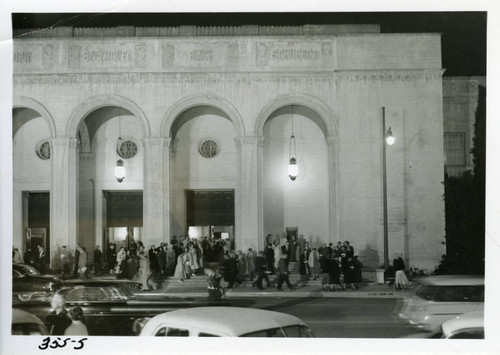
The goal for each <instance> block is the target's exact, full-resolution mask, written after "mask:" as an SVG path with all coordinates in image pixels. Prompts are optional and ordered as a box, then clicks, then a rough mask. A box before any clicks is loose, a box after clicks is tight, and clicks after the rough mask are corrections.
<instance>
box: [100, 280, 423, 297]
mask: <svg viewBox="0 0 500 355" xmlns="http://www.w3.org/2000/svg"><path fill="white" fill-rule="evenodd" d="M115 278H116V277H115V276H112V275H106V276H100V277H94V279H107V280H113V279H115ZM138 294H139V295H148V296H162V295H163V296H169V295H171V296H176V297H207V295H208V291H207V286H206V277H205V276H196V277H194V278H191V279H188V280H185V281H180V280H171V279H164V280H162V281H161V285H160V288H158V289H156V290H151V291H140V292H138ZM412 294H413V293H412V290H411V289H409V290H395V288H394V287H393V286H388V285H386V284H376V283H363V284H359V287H358V288H357V289H356V290H353V289H346V290H341V291H333V292H332V291H325V290H323V289H322V287H321V283H320V282H319V281H318V280H310V281H309V282H308V283H307V285H306V286H300V285H296V286H295V288H294V289H293V290H289V289H288V288H287V287H286V285H283V290H281V291H280V290H277V289H276V287H268V288H266V289H265V290H258V289H256V288H254V287H252V283H251V282H250V281H246V282H244V283H242V284H241V285H239V286H236V287H234V288H232V289H226V297H227V298H242V297H250V298H254V297H280V298H282V297H287V298H297V297H298V298H301V297H320V298H394V299H404V298H407V297H409V296H411V295H412Z"/></svg>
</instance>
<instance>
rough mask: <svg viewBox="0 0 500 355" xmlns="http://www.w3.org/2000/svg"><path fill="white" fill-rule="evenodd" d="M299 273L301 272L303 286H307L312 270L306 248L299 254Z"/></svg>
mask: <svg viewBox="0 0 500 355" xmlns="http://www.w3.org/2000/svg"><path fill="white" fill-rule="evenodd" d="M299 273H300V283H301V284H302V286H306V285H307V279H308V278H309V274H310V271H309V260H308V258H307V255H306V253H305V250H302V254H300V255H299Z"/></svg>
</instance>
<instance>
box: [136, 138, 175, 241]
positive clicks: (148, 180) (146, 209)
mask: <svg viewBox="0 0 500 355" xmlns="http://www.w3.org/2000/svg"><path fill="white" fill-rule="evenodd" d="M143 142H144V190H143V238H142V241H143V243H144V246H145V247H146V249H149V246H150V245H151V244H154V245H158V244H159V243H161V242H169V241H170V224H169V222H170V211H169V208H168V206H169V204H168V184H169V179H168V169H167V173H164V171H165V170H164V164H166V165H167V167H168V165H169V160H170V159H169V157H170V155H169V154H168V151H167V154H165V153H166V152H165V150H166V149H165V148H166V147H168V143H169V142H170V140H167V139H166V138H164V137H153V138H144V140H143ZM165 159H166V160H167V161H166V162H165ZM165 207H166V209H165Z"/></svg>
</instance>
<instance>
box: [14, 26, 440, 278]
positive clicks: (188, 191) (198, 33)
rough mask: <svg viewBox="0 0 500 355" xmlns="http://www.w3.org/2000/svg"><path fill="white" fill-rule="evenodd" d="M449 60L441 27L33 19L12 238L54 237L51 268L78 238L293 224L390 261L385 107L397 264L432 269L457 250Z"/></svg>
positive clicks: (21, 51) (17, 132)
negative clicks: (446, 241) (394, 30)
mask: <svg viewBox="0 0 500 355" xmlns="http://www.w3.org/2000/svg"><path fill="white" fill-rule="evenodd" d="M441 66H442V65H441V39H440V35H439V34H381V33H380V31H379V26H371V25H366V26H358V25H356V26H335V25H332V26H325V25H321V26H314V25H310V26H298V27H262V26H240V27H209V28H205V27H196V26H180V27H165V28H139V27H117V28H110V29H102V28H100V29H95V28H65V27H60V28H54V29H51V30H44V31H22V33H19V34H18V36H17V37H16V39H15V40H14V79H13V80H14V89H13V94H14V103H13V145H14V146H13V148H14V149H13V151H14V206H13V215H14V228H13V244H14V246H15V247H18V248H20V250H26V248H27V247H28V246H29V245H35V244H36V243H42V244H43V245H45V246H46V247H47V248H48V249H49V251H50V255H51V262H52V264H54V263H55V262H56V261H55V260H54V259H55V258H54V255H55V253H57V250H58V249H59V248H60V247H61V246H63V245H65V246H68V247H69V248H70V249H72V248H74V247H75V245H76V244H80V245H82V246H84V247H85V248H87V250H93V248H94V247H95V246H96V245H101V246H105V245H106V244H107V243H108V242H109V241H111V240H115V241H117V240H126V238H131V237H133V238H134V239H138V240H141V241H142V242H143V243H144V244H145V245H146V246H147V247H149V245H151V244H155V245H158V244H159V243H160V242H169V241H170V240H171V239H172V238H173V236H174V235H175V236H179V235H183V234H184V235H185V234H188V233H189V234H190V235H192V236H203V235H207V234H216V235H217V236H221V237H223V238H226V237H227V238H230V239H232V240H234V244H235V248H236V249H237V250H239V249H242V250H246V249H247V248H253V249H254V250H255V249H263V247H264V242H265V236H266V235H267V234H269V233H270V234H278V233H279V234H281V233H283V232H285V231H286V232H288V233H293V234H295V233H296V234H302V235H304V237H305V238H306V240H309V241H310V242H311V243H312V244H313V245H316V246H318V245H319V244H321V243H324V242H325V243H330V242H331V243H336V242H337V241H344V240H349V241H350V243H351V245H353V246H354V248H355V251H356V254H358V255H359V256H360V259H361V260H362V262H364V263H365V265H367V266H373V267H377V266H379V265H380V264H382V263H383V260H384V223H383V200H384V194H383V176H384V171H383V170H384V169H383V163H382V162H383V157H382V151H383V144H384V143H383V142H384V134H385V132H384V131H383V128H382V108H383V107H384V108H385V120H386V125H387V126H390V127H391V130H392V132H393V134H394V136H395V137H396V143H395V144H394V145H392V146H390V147H387V166H386V176H387V205H388V241H389V260H392V258H394V257H395V256H403V257H404V258H405V260H406V261H407V265H408V266H411V267H419V268H423V269H426V270H432V269H434V267H435V265H437V263H438V262H439V260H440V257H441V255H442V254H444V252H445V248H444V245H443V244H442V241H443V237H444V224H445V216H444V201H443V193H444V190H443V184H442V182H443V179H444V171H443V170H444V169H443V166H444V154H443V79H442V74H443V72H444V70H443V69H442V68H441ZM291 135H293V136H294V137H295V142H296V155H295V157H296V159H297V164H298V167H299V174H298V177H297V179H296V180H295V181H292V180H291V179H290V178H289V177H288V173H287V165H288V162H289V159H290V154H291V149H293V147H292V144H291V139H290V137H291ZM117 160H121V161H122V162H123V165H124V167H125V169H126V176H125V178H124V179H123V181H122V182H118V181H117V179H116V178H115V174H114V169H115V166H116V165H117ZM123 230H125V232H123ZM124 233H125V236H124ZM124 238H125V239H124ZM90 254H91V253H89V255H90Z"/></svg>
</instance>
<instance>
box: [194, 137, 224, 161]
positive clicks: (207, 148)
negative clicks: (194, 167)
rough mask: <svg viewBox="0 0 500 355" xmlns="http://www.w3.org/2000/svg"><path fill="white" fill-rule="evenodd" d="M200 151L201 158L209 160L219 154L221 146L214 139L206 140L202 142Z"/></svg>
mask: <svg viewBox="0 0 500 355" xmlns="http://www.w3.org/2000/svg"><path fill="white" fill-rule="evenodd" d="M198 151H199V152H200V154H201V156H202V157H204V158H207V159H210V158H213V157H215V156H217V154H219V151H220V148H219V144H218V143H217V141H216V140H215V139H214V138H205V139H203V140H202V141H201V142H200V145H199V146H198Z"/></svg>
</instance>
